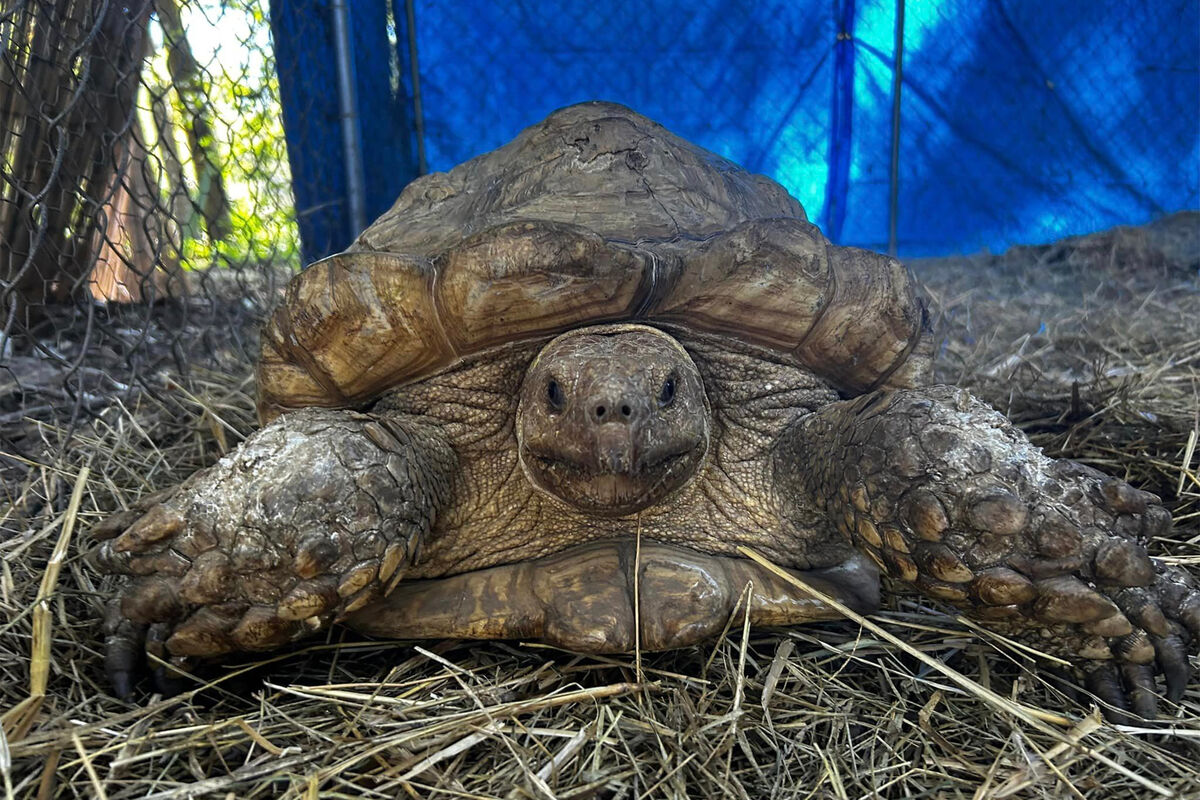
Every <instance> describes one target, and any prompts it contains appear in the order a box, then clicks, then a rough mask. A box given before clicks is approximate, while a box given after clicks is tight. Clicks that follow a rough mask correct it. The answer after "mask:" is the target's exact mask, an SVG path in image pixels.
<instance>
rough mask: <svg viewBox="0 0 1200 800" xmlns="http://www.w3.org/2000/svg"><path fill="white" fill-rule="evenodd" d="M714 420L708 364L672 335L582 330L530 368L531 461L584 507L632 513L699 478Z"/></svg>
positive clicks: (521, 412)
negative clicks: (699, 364)
mask: <svg viewBox="0 0 1200 800" xmlns="http://www.w3.org/2000/svg"><path fill="white" fill-rule="evenodd" d="M709 418H710V412H709V407H708V398H707V397H705V394H704V383H703V381H702V380H701V378H700V372H699V370H698V369H697V368H696V364H695V363H694V362H693V361H692V359H691V357H690V356H689V355H688V354H687V351H685V350H684V349H683V347H681V346H680V344H679V343H678V342H677V341H675V339H673V338H672V337H671V336H669V335H667V334H666V333H664V332H662V331H660V330H657V329H655V328H651V327H647V326H645V325H600V326H592V327H588V328H582V329H579V330H574V331H571V332H569V333H566V334H563V335H562V336H559V337H558V338H556V339H554V340H553V341H551V342H550V343H549V344H547V345H546V346H545V347H544V348H543V349H542V351H541V352H540V353H539V354H538V356H537V358H536V359H534V361H533V363H532V364H531V365H530V367H529V370H528V372H527V373H526V376H525V381H524V383H523V385H522V387H521V399H520V406H519V408H518V410H517V441H518V444H519V447H520V457H521V464H522V466H523V467H524V469H525V474H526V475H527V476H528V477H529V480H530V481H531V482H532V483H533V485H534V486H536V487H538V488H539V489H541V490H542V491H544V492H547V493H548V494H551V495H553V496H554V497H557V498H558V499H559V500H562V501H563V502H565V503H568V504H570V505H572V506H575V507H576V508H578V509H580V510H581V511H584V512H587V513H591V514H600V515H605V516H616V515H623V514H632V513H634V512H637V511H640V510H642V509H643V508H646V507H648V506H651V505H653V504H655V503H657V502H659V501H661V500H662V499H663V498H665V497H667V496H669V495H670V494H672V493H673V492H675V491H676V490H678V489H680V488H681V487H683V486H684V485H685V484H687V483H688V481H690V480H691V479H692V477H693V476H694V475H695V474H696V472H697V468H698V467H699V465H700V463H701V461H702V460H703V459H704V454H705V453H706V452H707V451H708V442H709V427H710V421H709Z"/></svg>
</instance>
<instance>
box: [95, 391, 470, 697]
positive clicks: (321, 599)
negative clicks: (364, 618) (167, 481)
mask: <svg viewBox="0 0 1200 800" xmlns="http://www.w3.org/2000/svg"><path fill="white" fill-rule="evenodd" d="M454 466H455V457H454V453H453V451H452V450H451V449H450V447H449V446H448V445H447V444H446V443H445V441H444V440H443V439H442V437H441V436H440V435H438V433H437V432H436V431H435V430H434V429H433V428H432V427H431V426H430V425H429V424H428V423H426V422H422V421H420V420H417V419H415V418H411V417H402V416H396V415H393V416H386V415H373V414H360V413H356V412H352V411H337V410H324V409H321V410H316V409H314V410H304V411H297V412H295V413H291V414H287V415H285V416H283V417H281V418H280V419H278V420H276V421H275V422H273V423H271V424H270V425H268V426H267V427H265V428H263V429H262V430H260V431H258V432H257V433H255V434H254V435H252V436H251V437H250V438H249V439H247V440H246V442H244V443H243V444H242V445H241V446H240V447H238V448H237V449H236V450H235V451H233V452H232V453H231V454H229V455H228V456H226V457H225V458H223V459H221V461H220V462H218V463H217V464H215V465H214V466H212V467H210V468H209V469H206V470H202V471H201V472H198V473H196V474H195V475H193V476H192V477H191V478H189V479H188V480H187V481H186V482H185V483H183V484H182V485H181V486H179V487H178V488H177V489H175V490H172V491H169V492H168V493H166V494H165V495H161V494H160V495H155V496H153V497H152V498H150V500H151V502H149V503H145V504H143V505H142V507H140V508H137V509H135V510H134V511H132V512H125V513H123V514H117V515H114V516H113V517H111V518H110V519H108V520H106V521H105V522H103V523H101V524H100V525H99V526H97V527H96V528H94V529H93V535H94V536H95V537H96V538H99V539H106V540H107V541H104V542H103V544H101V545H100V547H99V548H98V549H97V551H96V553H95V555H94V561H95V563H96V565H97V567H98V568H99V569H100V570H101V571H102V572H108V573H120V574H125V575H131V576H133V580H131V581H130V582H129V583H127V584H126V585H125V586H124V587H123V588H122V590H121V596H120V598H119V599H118V600H117V601H116V602H115V603H114V604H113V605H114V608H112V609H110V611H109V614H108V616H107V619H106V631H107V634H108V635H107V638H106V665H107V667H108V672H109V678H110V680H111V682H112V684H113V687H114V689H115V690H116V691H117V692H118V694H121V695H127V694H128V693H129V692H130V690H131V675H132V672H133V671H134V669H135V667H136V664H137V663H138V662H139V661H140V660H141V655H140V648H141V646H142V643H141V639H142V638H143V636H144V637H145V641H146V647H147V649H149V650H154V649H156V648H158V649H160V650H162V651H164V652H163V654H164V655H165V656H166V657H169V658H176V659H183V658H186V657H193V656H194V657H200V658H212V657H215V656H221V655H224V654H227V653H232V652H237V651H263V650H270V649H272V648H275V647H278V646H280V645H282V644H284V643H286V642H289V641H292V640H294V639H298V638H301V637H303V636H306V635H308V634H310V633H313V632H316V631H318V630H321V629H322V628H324V627H326V626H327V625H328V624H329V623H330V622H332V621H334V620H336V619H339V618H341V617H344V616H345V615H347V614H350V613H352V612H353V611H355V610H356V609H359V608H361V607H363V606H365V605H366V604H368V603H369V602H370V601H372V600H373V599H375V598H376V597H378V596H380V595H381V594H383V593H384V592H385V591H386V589H387V588H388V587H389V586H390V585H391V584H392V583H393V582H394V581H396V580H398V579H399V577H400V575H401V574H402V573H403V570H402V569H401V567H402V565H403V564H405V563H407V562H410V561H411V560H413V559H414V558H415V557H416V550H417V548H419V546H420V544H421V541H422V538H423V537H424V536H425V535H426V534H427V533H428V532H429V530H430V526H431V524H432V522H433V519H434V515H435V514H436V513H437V511H438V508H439V507H440V506H441V505H442V504H443V503H444V502H445V500H446V497H447V495H448V492H449V489H450V476H451V475H452V474H453V469H454ZM147 626H149V631H147V630H146V627H147Z"/></svg>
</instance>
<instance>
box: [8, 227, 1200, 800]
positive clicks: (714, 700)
mask: <svg viewBox="0 0 1200 800" xmlns="http://www.w3.org/2000/svg"><path fill="white" fill-rule="evenodd" d="M913 268H914V271H916V272H917V273H918V274H919V275H920V277H921V278H922V280H923V281H924V282H925V283H926V284H927V285H928V287H929V295H930V298H931V305H932V308H933V309H934V311H935V314H936V316H937V318H938V321H939V323H940V326H941V329H942V330H943V332H944V341H943V344H942V353H941V357H940V361H939V369H940V375H939V378H940V379H941V380H945V381H949V382H957V383H959V384H961V385H964V386H968V387H971V388H972V389H973V390H974V391H975V392H976V393H978V394H979V395H981V396H982V397H984V398H985V399H987V400H989V401H990V402H992V403H993V404H994V405H996V406H997V407H998V408H1000V409H1001V410H1003V411H1005V412H1006V413H1007V414H1008V415H1009V416H1010V417H1012V418H1013V419H1015V420H1017V421H1018V422H1019V423H1020V424H1022V426H1023V427H1025V428H1026V429H1027V430H1028V431H1029V432H1030V433H1031V434H1032V435H1033V436H1034V438H1035V439H1036V440H1037V441H1038V442H1039V443H1040V444H1042V445H1043V446H1045V447H1047V448H1048V449H1049V450H1050V451H1051V452H1052V453H1054V454H1055V455H1066V456H1070V457H1073V458H1077V459H1080V460H1082V461H1085V462H1087V463H1090V464H1093V465H1096V466H1099V467H1102V468H1103V469H1106V470H1108V471H1109V472H1112V473H1114V474H1117V475H1121V476H1123V477H1125V478H1126V479H1128V480H1131V481H1132V482H1133V483H1134V484H1135V485H1138V486H1142V487H1145V488H1148V489H1151V490H1152V491H1155V492H1157V493H1159V494H1160V495H1162V496H1163V497H1164V498H1166V501H1167V503H1168V505H1169V506H1170V507H1171V508H1172V510H1173V511H1174V513H1175V515H1176V519H1177V524H1176V527H1175V529H1174V530H1173V531H1172V533H1171V538H1170V540H1169V541H1161V542H1155V543H1154V545H1153V548H1154V550H1155V551H1156V553H1157V554H1158V555H1160V556H1163V557H1166V558H1169V559H1171V560H1174V561H1176V562H1182V563H1187V564H1190V565H1192V568H1193V569H1197V570H1200V476H1198V472H1200V454H1197V453H1196V452H1195V450H1196V437H1197V431H1198V429H1200V421H1198V420H1197V416H1198V414H1200V400H1198V398H1200V215H1197V214H1183V215H1176V216H1174V217H1171V218H1168V219H1167V220H1164V221H1162V222H1160V223H1157V224H1155V225H1152V226H1147V227H1145V228H1138V229H1118V230H1115V231H1112V232H1108V233H1105V234H1098V235H1096V236H1091V237H1084V238H1082V239H1076V240H1067V241H1065V242H1060V243H1057V244H1055V245H1051V246H1046V247H1039V248H1015V249H1014V250H1011V251H1009V252H1008V253H1005V254H1003V255H999V256H977V257H972V258H961V259H939V260H936V261H923V262H916V263H914V264H913ZM211 283H212V287H210V288H211V289H212V291H210V293H209V296H210V297H215V298H216V300H215V302H212V303H209V304H206V305H204V306H203V307H201V306H199V305H197V306H195V307H190V311H189V307H188V306H172V307H164V308H162V309H159V310H157V311H156V312H155V314H154V320H153V322H152V324H151V325H149V326H143V327H141V328H140V329H139V330H138V331H137V332H136V335H138V336H141V337H145V342H146V344H145V345H144V346H142V347H141V348H140V349H139V350H138V351H137V355H136V356H131V355H130V354H129V353H127V352H121V351H120V350H119V349H117V350H113V349H110V350H102V351H101V352H99V353H97V354H94V355H93V356H90V357H89V359H88V360H87V361H86V363H81V364H80V369H81V370H82V371H83V372H82V373H80V375H81V376H82V377H80V375H77V376H76V377H74V378H73V380H74V381H75V384H74V385H76V386H80V385H83V386H84V387H85V388H86V389H87V391H85V392H79V391H76V392H74V393H67V394H64V393H63V392H62V389H61V379H62V375H61V373H58V374H56V373H55V370H54V369H53V368H52V367H50V366H49V365H48V364H47V363H46V362H45V359H44V358H38V357H37V356H36V355H34V356H29V357H28V358H27V360H25V361H14V362H13V363H14V364H15V365H17V367H16V368H17V369H19V370H21V375H20V377H22V378H23V379H24V380H23V383H22V385H21V387H20V388H19V389H18V388H15V386H14V382H13V381H12V380H11V379H10V380H9V382H8V383H5V382H3V380H0V435H3V437H4V440H3V444H2V449H3V453H4V455H3V458H0V462H2V464H3V466H2V469H3V473H2V474H3V477H4V489H5V492H6V496H5V498H4V499H5V502H6V505H5V506H4V507H3V509H2V511H0V525H2V526H3V527H2V530H3V533H2V534H0V552H2V553H3V557H4V559H3V564H2V572H0V603H2V604H3V609H4V622H3V625H2V627H0V673H2V675H3V683H2V684H0V693H2V695H3V701H2V707H3V709H5V712H4V719H3V721H4V732H5V734H6V736H5V740H4V742H3V743H0V772H2V777H3V791H4V796H5V797H36V798H49V797H70V796H85V797H107V798H114V799H115V798H126V797H200V796H207V797H247V798H266V797H296V798H310V797H312V798H315V797H317V796H323V797H388V798H391V797H426V796H428V797H447V798H450V797H506V798H507V797H518V798H519V797H537V798H549V797H557V798H585V797H604V798H622V797H626V798H634V797H643V796H645V797H716V796H729V797H765V796H773V797H796V798H808V797H819V798H825V797H830V798H841V797H846V798H864V797H875V796H882V797H936V798H973V797H1041V796H1047V797H1070V796H1073V797H1088V798H1100V797H1104V798H1108V797H1137V798H1146V797H1154V796H1168V795H1171V794H1176V795H1177V796H1181V797H1200V775H1198V773H1197V766H1196V765H1197V764H1198V763H1200V684H1197V683H1193V685H1192V686H1191V688H1190V690H1189V692H1188V693H1187V695H1186V697H1185V698H1184V701H1183V704H1182V707H1181V708H1179V709H1176V712H1175V713H1176V716H1175V719H1174V721H1173V723H1172V725H1171V726H1170V728H1169V729H1167V730H1165V731H1162V730H1159V731H1152V730H1147V729H1138V728H1126V729H1115V728H1113V727H1111V726H1108V725H1105V724H1103V723H1100V722H1099V721H1098V718H1097V716H1096V714H1095V713H1094V710H1092V709H1090V708H1089V707H1088V706H1087V705H1086V704H1085V705H1077V704H1073V701H1072V700H1070V699H1069V698H1068V697H1067V696H1066V695H1065V694H1064V693H1063V692H1062V691H1061V690H1060V688H1058V687H1057V686H1055V685H1052V684H1051V683H1050V682H1049V676H1048V674H1047V672H1046V671H1044V670H1038V671H1033V670H1031V669H1030V666H1031V664H1032V663H1033V662H1032V660H1031V658H1030V657H1029V655H1028V654H1027V653H1024V652H1022V651H1020V650H1019V649H1014V648H1012V647H1008V646H1006V645H1005V644H1004V643H1002V642H997V641H996V640H995V637H992V636H989V635H987V634H982V635H976V634H974V633H972V632H971V631H970V630H969V628H968V627H967V625H965V624H964V623H963V622H962V621H961V620H958V619H956V618H955V617H954V616H953V615H949V614H947V613H945V612H946V609H944V608H937V607H934V606H932V605H931V604H928V603H925V602H922V601H921V600H919V599H918V598H916V597H913V596H911V595H910V596H899V597H896V596H893V597H892V598H891V599H890V601H889V605H888V608H887V609H886V610H885V611H884V612H883V613H881V614H879V615H877V616H875V617H873V618H871V619H870V620H867V621H865V624H864V625H863V626H862V627H860V625H858V624H854V623H839V624H825V625H820V626H813V627H809V628H802V629H796V630H790V631H784V632H758V631H747V630H743V629H742V628H741V627H739V626H737V625H735V626H734V627H733V629H731V630H730V631H729V632H728V635H727V636H726V637H725V638H724V639H723V640H722V641H720V642H718V643H714V644H711V645H709V646H706V647H700V648H693V649H689V650H682V651H677V652H672V653H665V654H645V655H642V656H641V657H640V658H638V657H637V656H630V657H627V658H591V657H587V658H584V657H577V656H573V655H570V654H566V653H562V652H559V651H555V650H551V649H548V648H543V647H537V646H528V645H516V644H508V643H489V644H480V643H471V642H425V643H421V644H420V645H419V646H413V645H412V644H401V643H395V642H363V641H359V640H354V639H346V640H344V639H343V633H342V632H341V631H335V632H334V633H333V634H332V636H331V638H330V639H329V640H328V641H316V642H313V643H311V644H307V645H305V646H301V647H297V648H295V649H294V650H293V651H291V652H288V653H284V654H281V655H278V656H274V657H271V658H265V659H260V660H253V661H252V660H248V661H246V662H243V663H240V664H235V665H233V666H231V667H229V668H222V669H219V670H216V671H215V672H214V673H213V681H212V683H210V684H209V685H208V686H207V687H206V688H203V689H198V690H194V691H189V692H186V693H184V694H182V695H180V696H178V697H175V698H171V699H168V700H162V699H159V698H157V697H155V698H149V697H144V698H142V702H141V704H139V705H126V704H124V703H121V702H119V701H117V700H114V699H112V698H111V697H109V696H108V695H107V693H106V692H105V688H104V686H103V683H102V681H103V678H102V668H101V653H100V650H99V648H100V644H101V642H100V634H99V630H98V624H97V622H96V599H97V597H99V596H102V595H103V594H104V593H105V589H104V587H103V586H102V583H101V582H100V581H99V580H98V579H97V577H96V576H95V575H94V574H93V573H92V572H90V571H89V569H88V568H87V567H86V566H85V565H84V564H83V563H82V560H81V558H80V553H81V551H82V550H83V549H85V548H86V546H87V543H88V539H87V536H86V529H87V527H88V526H89V525H90V524H92V523H93V522H95V521H96V520H98V519H99V518H100V517H101V516H102V515H103V513H104V512H105V511H108V510H111V509H113V508H116V507H121V506H124V505H126V504H127V503H128V502H129V501H131V500H132V499H133V498H135V497H136V496H138V495H140V494H142V493H143V492H146V491H150V490H153V489H155V488H161V487H164V486H167V485H169V484H171V483H173V482H175V481H177V480H179V479H181V478H182V477H184V476H185V475H187V474H188V473H190V472H191V471H193V470H194V469H196V468H197V467H200V466H202V465H204V464H208V463H211V462H212V461H213V460H214V459H216V458H217V457H218V456H219V454H220V453H222V452H224V451H225V450H227V449H229V448H230V447H232V446H235V445H236V443H237V442H238V441H239V440H240V438H241V437H242V436H244V435H245V434H246V433H247V432H248V431H249V430H251V429H252V427H253V414H252V407H253V404H252V381H251V377H250V368H249V363H248V353H249V352H252V350H253V346H252V344H253V329H254V323H255V322H256V319H257V315H256V314H255V313H253V312H254V309H256V308H258V307H260V306H258V305H256V304H255V303H251V302H248V297H250V296H252V295H253V294H254V293H255V292H259V291H263V287H246V286H243V285H235V284H234V283H233V282H232V281H224V282H223V281H222V279H220V278H212V279H211ZM58 322H59V325H58V328H57V330H59V331H61V333H60V334H59V335H57V336H56V337H54V342H53V344H54V346H55V347H56V348H58V349H59V351H60V352H63V353H64V354H66V355H67V356H68V358H71V357H73V356H77V355H78V353H80V352H83V339H84V337H85V336H86V335H87V330H88V325H89V324H91V325H99V324H103V325H110V326H119V325H122V324H126V323H122V321H121V320H120V319H113V318H107V317H106V318H104V319H103V320H99V319H98V318H94V319H93V320H92V321H91V323H89V322H88V320H86V319H79V320H75V321H74V322H73V324H69V325H66V324H63V323H64V322H70V320H59V321H58ZM179 330H184V331H185V332H186V334H187V335H186V336H184V337H180V341H179V342H178V343H177V344H175V345H172V344H171V342H172V341H173V340H174V339H175V338H176V337H175V336H173V335H172V332H175V331H179ZM130 335H133V333H132V331H131V332H130ZM137 359H140V360H137ZM181 367H186V372H185V371H183V370H182V369H181ZM128 375H141V376H144V379H143V380H141V381H133V380H124V379H122V378H121V377H120V376H128ZM89 381H90V383H88V382H89ZM81 382H82V383H81ZM5 404H6V405H5ZM72 417H74V419H73V420H72ZM68 433H71V438H70V443H69V445H66V446H64V442H66V441H67V436H68ZM897 637H899V638H897Z"/></svg>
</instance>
